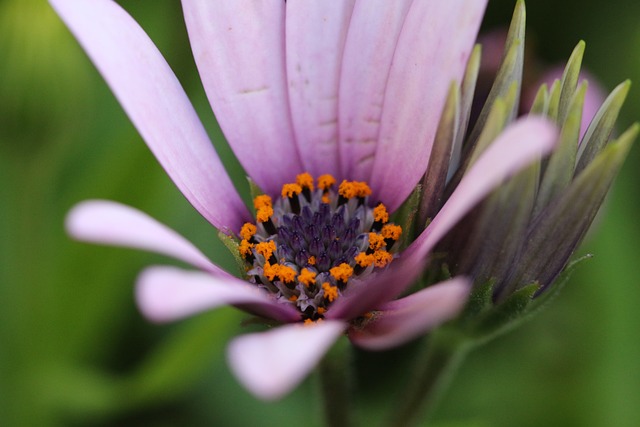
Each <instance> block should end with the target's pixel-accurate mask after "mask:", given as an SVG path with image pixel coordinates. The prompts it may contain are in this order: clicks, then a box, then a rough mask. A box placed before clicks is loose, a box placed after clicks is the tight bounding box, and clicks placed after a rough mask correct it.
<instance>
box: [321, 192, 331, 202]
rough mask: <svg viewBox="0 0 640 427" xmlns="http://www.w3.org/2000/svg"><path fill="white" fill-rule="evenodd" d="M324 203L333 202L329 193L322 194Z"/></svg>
mask: <svg viewBox="0 0 640 427" xmlns="http://www.w3.org/2000/svg"><path fill="white" fill-rule="evenodd" d="M322 203H326V204H329V203H331V199H330V198H329V196H328V195H326V194H323V195H322Z"/></svg>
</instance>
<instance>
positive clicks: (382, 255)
mask: <svg viewBox="0 0 640 427" xmlns="http://www.w3.org/2000/svg"><path fill="white" fill-rule="evenodd" d="M373 258H374V260H375V261H374V263H375V266H376V267H378V268H382V267H384V266H385V265H387V264H389V263H390V262H391V261H393V255H391V254H390V253H389V252H387V251H384V250H380V251H377V252H374V253H373Z"/></svg>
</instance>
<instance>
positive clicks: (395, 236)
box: [380, 224, 402, 249]
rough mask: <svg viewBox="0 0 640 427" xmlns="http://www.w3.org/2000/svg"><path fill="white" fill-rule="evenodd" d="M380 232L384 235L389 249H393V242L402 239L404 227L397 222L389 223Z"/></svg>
mask: <svg viewBox="0 0 640 427" xmlns="http://www.w3.org/2000/svg"><path fill="white" fill-rule="evenodd" d="M380 233H381V234H382V236H383V237H384V241H385V243H386V244H387V249H391V247H392V246H393V244H394V243H395V242H397V241H398V240H399V239H400V236H401V235H402V227H400V226H399V225H395V224H387V225H385V226H384V227H382V231H381V232H380Z"/></svg>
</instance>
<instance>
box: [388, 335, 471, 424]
mask: <svg viewBox="0 0 640 427" xmlns="http://www.w3.org/2000/svg"><path fill="white" fill-rule="evenodd" d="M448 332H450V331H442V330H438V331H435V332H434V333H433V334H432V335H431V337H430V338H429V340H428V343H427V344H428V347H427V350H426V355H425V357H424V358H420V359H419V360H418V364H417V365H416V369H415V370H414V371H413V372H414V373H415V375H412V376H413V378H414V379H413V381H412V382H411V383H410V384H409V387H407V392H406V393H403V394H402V398H401V399H402V400H401V402H400V403H399V404H398V405H397V410H395V411H393V412H392V415H393V416H392V418H391V419H390V420H388V425H389V426H390V427H396V426H398V427H400V426H402V427H409V426H413V425H416V423H418V421H421V422H422V423H424V422H426V421H427V420H428V418H429V416H430V415H431V413H432V411H433V410H434V409H435V406H436V404H437V403H438V400H439V399H440V397H441V396H442V394H443V393H444V392H445V391H446V389H447V387H448V386H449V383H450V382H451V379H452V378H453V374H454V373H455V371H456V370H457V369H458V367H459V366H460V364H461V362H462V361H463V360H464V357H465V356H466V354H467V352H468V350H469V348H470V345H469V341H467V340H466V339H465V338H463V337H461V336H460V335H458V334H455V333H453V334H451V333H448Z"/></svg>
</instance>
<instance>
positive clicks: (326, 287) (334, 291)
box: [322, 282, 338, 302]
mask: <svg viewBox="0 0 640 427" xmlns="http://www.w3.org/2000/svg"><path fill="white" fill-rule="evenodd" d="M322 290H323V291H324V298H325V299H326V300H328V301H329V302H334V301H335V300H336V299H337V298H338V288H337V287H336V286H331V284H330V283H329V282H324V283H323V284H322Z"/></svg>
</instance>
